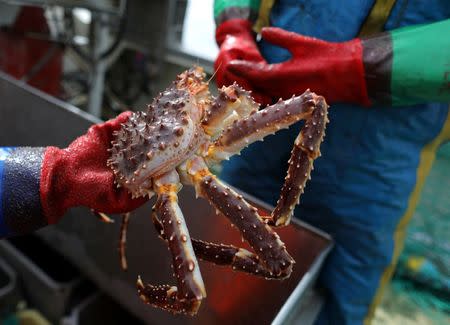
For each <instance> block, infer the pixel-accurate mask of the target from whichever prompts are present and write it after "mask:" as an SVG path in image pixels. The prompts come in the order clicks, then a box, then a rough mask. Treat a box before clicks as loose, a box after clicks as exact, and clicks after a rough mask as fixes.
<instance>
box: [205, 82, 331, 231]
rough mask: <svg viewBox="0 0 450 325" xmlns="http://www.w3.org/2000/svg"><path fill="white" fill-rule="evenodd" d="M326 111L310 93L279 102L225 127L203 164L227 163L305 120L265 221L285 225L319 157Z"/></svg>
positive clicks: (316, 97)
mask: <svg viewBox="0 0 450 325" xmlns="http://www.w3.org/2000/svg"><path fill="white" fill-rule="evenodd" d="M327 110H328V105H327V104H326V102H325V99H324V98H323V97H321V96H317V95H316V94H314V93H312V92H310V91H306V92H305V93H304V94H303V95H301V96H298V97H292V98H291V99H289V100H286V101H279V102H278V103H276V104H274V105H272V106H269V107H267V108H265V109H263V110H260V111H258V112H256V113H255V114H252V115H250V116H249V117H247V118H245V119H242V120H239V121H236V122H235V123H234V124H233V125H232V126H230V127H228V128H227V129H226V130H225V131H224V132H223V133H222V135H221V136H220V137H219V138H218V139H217V140H216V141H215V142H214V143H213V144H212V145H210V147H209V148H208V152H207V154H206V157H205V161H206V162H207V163H208V165H210V164H215V163H218V162H220V161H221V160H223V159H228V158H229V157H230V156H232V155H234V154H237V153H239V152H240V151H241V150H242V149H243V148H245V147H246V146H248V145H249V144H250V143H252V142H255V141H258V140H262V139H263V138H264V137H265V136H267V135H269V134H273V133H274V132H276V131H277V130H279V129H281V128H287V127H289V126H290V125H292V124H294V123H295V122H297V121H299V120H302V119H305V120H306V122H305V125H304V126H303V128H302V130H301V131H300V134H299V135H298V137H297V139H296V140H295V143H294V148H293V150H292V154H291V158H290V160H289V169H288V172H287V176H286V178H285V183H284V185H283V188H282V190H281V194H280V199H279V200H278V203H277V206H276V208H275V209H274V211H273V212H272V215H271V217H270V219H269V220H268V222H269V223H270V224H271V225H273V226H284V225H287V224H289V222H290V218H291V216H292V212H293V210H294V207H295V205H296V204H297V203H298V201H299V198H300V195H301V193H303V189H304V187H305V184H306V181H307V180H308V179H309V177H310V173H311V170H312V164H313V161H314V159H316V158H317V157H319V156H320V150H319V147H320V143H321V142H322V139H323V136H324V134H325V125H326V123H327V122H328V118H327Z"/></svg>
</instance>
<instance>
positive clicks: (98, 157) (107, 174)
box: [0, 112, 145, 238]
mask: <svg viewBox="0 0 450 325" xmlns="http://www.w3.org/2000/svg"><path fill="white" fill-rule="evenodd" d="M129 115H130V112H127V113H123V114H121V115H120V116H119V117H117V118H116V119H114V120H111V121H108V122H106V123H102V124H98V125H94V126H92V127H91V128H90V129H89V130H88V132H87V133H86V134H85V135H83V136H81V137H79V138H78V139H76V140H75V141H74V142H72V143H71V144H70V146H69V147H67V148H64V149H59V148H56V147H42V148H37V147H35V148H33V147H16V148H0V238H5V237H10V236H14V235H19V234H25V233H29V232H32V231H34V230H37V229H39V228H41V227H44V226H46V225H48V224H54V223H56V222H58V220H59V219H60V218H61V217H62V216H63V215H64V213H65V212H66V211H67V209H69V208H71V207H75V206H86V207H89V208H91V209H93V210H95V211H98V212H105V213H122V212H128V211H131V210H134V209H135V208H137V207H138V206H139V205H141V204H143V203H144V202H145V200H144V199H139V200H132V199H131V196H130V195H129V194H128V192H127V191H126V190H125V189H123V188H121V189H118V188H117V187H116V185H115V184H114V174H113V173H112V171H111V169H110V168H109V167H107V165H106V162H107V159H108V157H109V152H108V151H107V149H108V148H109V147H110V146H111V140H112V133H113V132H114V131H115V130H118V129H119V128H120V126H121V123H124V122H125V121H126V120H127V119H128V117H129Z"/></svg>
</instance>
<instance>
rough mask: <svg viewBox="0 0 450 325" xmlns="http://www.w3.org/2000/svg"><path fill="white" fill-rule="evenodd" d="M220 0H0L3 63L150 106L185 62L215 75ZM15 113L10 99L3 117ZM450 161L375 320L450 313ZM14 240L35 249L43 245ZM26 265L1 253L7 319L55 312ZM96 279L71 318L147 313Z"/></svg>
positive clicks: (122, 105)
mask: <svg viewBox="0 0 450 325" xmlns="http://www.w3.org/2000/svg"><path fill="white" fill-rule="evenodd" d="M212 8H213V0H151V1H149V0H96V1H94V0H92V1H91V0H85V1H83V0H47V1H44V0H41V1H39V0H28V1H25V0H24V1H21V0H10V1H4V0H0V70H1V71H3V72H4V73H6V74H8V75H10V76H11V77H13V78H15V79H16V80H17V82H18V83H19V84H27V85H29V86H31V87H34V88H37V89H38V90H39V91H42V92H43V93H45V94H47V95H49V96H52V97H55V98H58V99H59V100H61V101H63V102H66V103H68V104H70V105H73V106H75V107H77V108H79V109H81V110H82V111H85V112H87V113H89V114H91V115H93V116H95V117H98V118H100V119H108V118H111V117H114V116H116V115H117V114H119V113H120V112H122V111H125V110H130V109H131V110H135V111H137V110H143V109H144V108H145V107H146V104H147V103H149V102H150V101H151V99H152V98H153V97H154V96H155V94H156V93H158V92H159V91H161V90H163V89H164V88H165V87H166V86H167V85H168V84H169V83H170V82H171V81H172V80H174V78H175V76H176V75H177V74H179V73H180V72H182V71H183V70H184V69H186V68H189V67H191V66H192V65H200V66H202V67H204V69H205V71H206V72H207V74H208V75H209V76H212V75H213V72H214V71H213V62H214V59H215V57H216V55H217V53H218V48H217V45H216V43H215V40H214V31H215V24H214V18H213V9H212ZM212 84H213V82H212ZM44 96H45V95H44ZM0 100H1V99H0ZM18 109H20V107H18ZM6 119H7V116H6V115H5V114H4V113H2V110H1V106H0V120H4V121H6ZM5 144H6V143H1V145H5ZM449 163H450V147H449V146H448V145H447V146H444V147H443V148H442V149H441V150H440V151H439V152H438V156H437V161H436V164H435V167H434V168H433V170H432V172H431V175H430V176H429V178H428V180H427V185H426V187H425V189H424V192H423V195H422V199H421V203H420V206H419V208H418V209H417V211H416V216H415V217H414V218H413V221H412V222H411V226H410V228H409V233H408V238H407V240H406V246H405V250H404V252H403V255H402V257H401V258H400V263H399V266H398V268H397V270H396V273H395V277H394V280H393V282H392V283H391V285H390V288H389V290H388V292H387V294H386V295H385V297H384V301H383V304H382V305H381V307H380V308H379V309H378V310H377V312H376V319H375V322H374V323H375V324H403V325H407V324H449V323H450V317H449V314H450V242H449V240H448V235H449V233H450V229H449V223H448V220H446V216H448V215H450V200H449V199H448V191H447V192H442V189H445V188H447V189H450V183H448V182H449V180H450V174H449V169H448V166H449ZM443 180H444V182H447V184H446V185H445V184H444V185H443V184H442V181H443ZM437 184H439V185H437ZM437 189H440V190H437ZM12 244H13V246H14V247H15V249H18V250H20V249H23V250H24V251H25V253H27V249H29V248H30V247H34V248H36V245H40V244H39V243H35V242H31V243H23V242H20V241H19V242H15V243H14V242H12ZM41 244H42V243H41ZM27 247H28V248H27ZM2 252H3V253H2V254H6V253H5V251H2ZM27 254H28V253H27ZM27 254H25V255H27ZM29 255H30V256H31V257H32V256H33V253H32V252H31V253H29ZM2 256H3V255H2ZM2 256H0V257H2ZM49 258H53V257H52V256H50V257H49ZM55 258H59V257H55ZM13 264H14V263H13ZM25 264H26V263H25ZM61 268H63V269H64V268H67V269H66V273H67V274H69V275H70V274H72V273H74V274H76V273H77V272H78V271H77V270H76V269H72V266H71V265H70V263H69V264H67V266H66V265H65V264H61ZM24 270H26V268H20V267H19V268H17V267H16V268H14V267H10V266H8V265H7V264H6V263H5V262H4V261H2V260H1V259H0V306H2V304H3V305H4V304H6V302H7V301H9V302H11V301H14V303H15V309H14V310H13V311H11V310H9V312H10V314H3V315H0V316H1V317H2V318H1V319H2V321H1V322H2V324H19V323H23V324H25V323H26V324H48V323H47V321H46V320H45V318H46V316H47V315H46V314H45V312H42V310H41V311H39V309H38V310H34V309H32V308H31V309H30V308H29V307H30V306H31V307H33V304H30V303H29V301H28V302H27V300H26V299H24V298H23V296H20V294H18V293H17V292H16V291H14V290H12V289H11V285H13V284H14V283H15V282H14V281H15V279H16V275H17V274H18V276H19V277H20V276H25V275H26V274H25V273H26V272H27V271H24ZM71 272H72V273H71ZM66 273H64V274H66ZM14 274H16V275H14ZM69 278H70V279H71V280H70V281H66V279H61V281H62V282H63V283H66V284H67V283H69V284H70V286H69V287H70V288H72V286H73V283H72V282H71V281H72V279H73V278H77V277H76V276H73V277H72V276H69ZM93 287H95V285H94V284H92V283H89V282H88V284H83V285H82V286H77V290H78V291H77V294H76V295H75V296H77V295H79V296H80V297H86V296H87V297H88V298H83V299H79V300H78V302H77V303H78V305H77V303H73V304H72V305H77V306H78V307H77V308H78V309H75V310H74V311H72V314H74V313H75V314H76V315H77V316H73V315H72V316H70V317H69V318H67V317H66V320H65V322H66V323H63V324H78V323H79V324H83V323H89V322H87V321H85V322H83V321H82V320H81V319H83V318H82V317H87V316H86V315H87V314H89V313H90V314H89V315H91V316H90V317H94V318H93V319H92V318H91V319H90V322H91V323H92V324H99V323H104V322H105V319H104V318H95V317H97V316H98V314H102V313H103V314H104V313H108V312H109V311H111V310H112V309H114V310H115V311H118V312H119V314H120V316H114V317H116V318H115V321H117V320H118V319H122V318H120V317H124V318H123V322H122V323H124V324H125V323H126V324H134V323H138V322H139V321H138V320H136V319H134V318H133V316H132V315H131V314H132V313H130V312H129V311H127V310H125V309H124V310H122V309H121V308H122V307H120V306H119V305H117V303H116V302H114V301H113V300H112V299H111V298H109V297H106V296H103V294H102V293H99V292H97V291H95V290H94V291H95V292H96V293H95V294H94V295H92V294H89V295H86V294H83V290H85V291H86V292H93V291H92V288H93ZM5 288H6V289H5ZM8 288H9V289H8ZM2 290H3V291H2ZM8 290H9V291H8ZM36 290H39V289H36ZM58 290H61V289H57V290H56V291H58ZM64 290H66V289H64ZM19 296H20V297H21V298H20V299H19V298H18V297H19ZM8 299H9V300H8ZM74 299H75V298H74ZM75 300H76V299H75ZM80 301H81V303H80ZM50 309H51V308H50ZM33 310H34V311H33ZM93 310H94V311H95V312H93ZM77 313H78V314H77ZM83 313H84V314H83ZM13 314H14V316H12V315H13ZM113 314H114V313H113ZM18 315H19V316H20V317H19V316H18ZM92 315H94V316H92ZM114 315H116V314H114ZM74 317H75V318H76V317H78V318H76V319H77V320H76V321H74V319H75V318H74ZM27 322H28V323H27Z"/></svg>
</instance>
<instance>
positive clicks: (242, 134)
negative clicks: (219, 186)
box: [206, 90, 320, 163]
mask: <svg viewBox="0 0 450 325" xmlns="http://www.w3.org/2000/svg"><path fill="white" fill-rule="evenodd" d="M318 98H320V96H317V95H316V94H314V93H312V92H310V91H309V90H308V91H306V92H305V93H304V94H302V95H301V96H293V97H292V98H291V99H288V100H285V101H281V100H280V101H279V102H278V103H276V104H274V105H271V106H268V107H266V108H265V109H262V110H260V111H257V112H254V113H253V114H250V116H248V117H246V118H244V119H241V120H238V121H235V122H234V123H233V124H232V125H231V126H229V127H228V128H226V129H225V130H224V131H223V133H222V135H221V136H220V137H219V138H218V139H217V140H216V141H215V142H214V143H213V144H212V145H210V147H209V149H208V153H207V157H206V159H207V161H208V162H213V163H217V162H219V161H221V160H224V159H228V158H229V157H231V156H232V155H235V154H237V153H239V152H240V151H241V150H242V149H244V148H245V147H246V146H248V145H249V144H251V143H253V142H255V141H258V140H262V139H263V138H264V137H265V136H267V135H269V134H274V133H275V132H276V131H278V130H280V129H283V128H288V127H289V126H290V125H292V124H293V123H295V122H297V121H299V120H302V119H306V118H308V116H309V115H311V113H312V112H313V110H314V107H315V105H316V102H317V100H318Z"/></svg>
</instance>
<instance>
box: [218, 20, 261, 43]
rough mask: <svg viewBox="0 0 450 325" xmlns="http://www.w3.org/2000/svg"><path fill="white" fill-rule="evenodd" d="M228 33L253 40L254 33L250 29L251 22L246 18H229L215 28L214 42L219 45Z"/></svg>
mask: <svg viewBox="0 0 450 325" xmlns="http://www.w3.org/2000/svg"><path fill="white" fill-rule="evenodd" d="M228 35H232V36H235V37H241V38H244V39H248V40H252V41H254V40H255V35H254V32H253V31H252V22H250V21H249V20H246V19H239V18H237V19H230V20H227V21H225V22H223V23H222V24H220V25H219V26H218V27H217V28H216V42H217V45H218V46H219V47H220V45H222V43H223V42H224V41H225V38H226V37H227V36H228Z"/></svg>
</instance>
